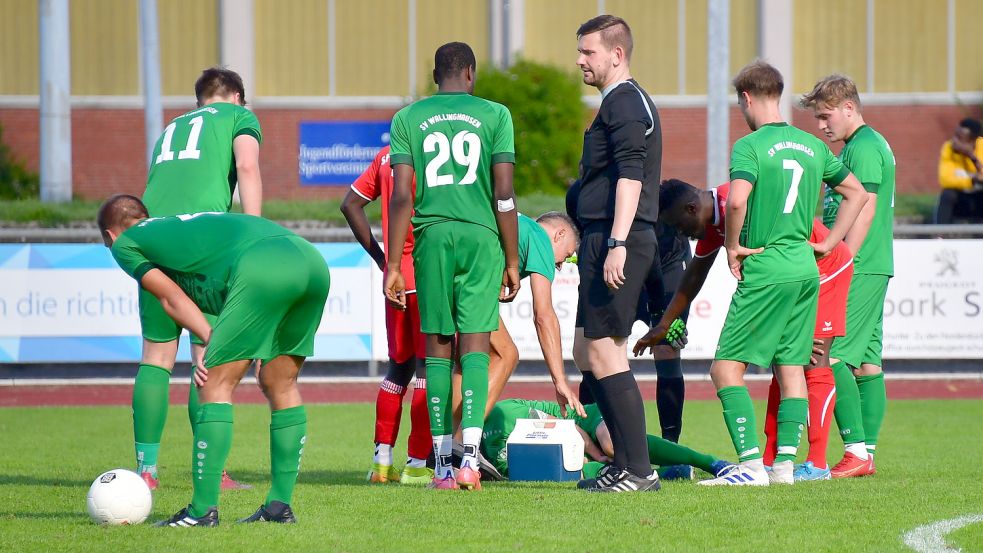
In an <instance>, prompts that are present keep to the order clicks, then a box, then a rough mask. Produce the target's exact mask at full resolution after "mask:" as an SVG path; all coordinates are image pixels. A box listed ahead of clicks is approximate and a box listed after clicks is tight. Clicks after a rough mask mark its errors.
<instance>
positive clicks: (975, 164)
mask: <svg viewBox="0 0 983 553" xmlns="http://www.w3.org/2000/svg"><path fill="white" fill-rule="evenodd" d="M980 134H981V126H980V122H979V121H977V120H976V119H968V118H967V119H963V120H962V121H960V122H959V126H958V127H957V128H956V132H955V133H954V134H953V135H952V139H950V140H948V141H946V143H945V144H943V145H942V154H941V156H940V157H939V184H940V185H941V186H942V193H941V194H940V195H939V206H938V209H937V210H936V212H935V223H936V224H943V225H946V224H951V223H952V219H953V212H960V211H961V212H966V211H972V205H971V204H973V203H974V201H978V200H976V196H977V194H970V192H973V191H974V190H977V191H978V190H979V189H980V187H981V186H983V163H981V160H983V138H980Z"/></svg>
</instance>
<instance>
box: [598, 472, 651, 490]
mask: <svg viewBox="0 0 983 553" xmlns="http://www.w3.org/2000/svg"><path fill="white" fill-rule="evenodd" d="M598 480H600V479H598ZM661 487H662V485H661V484H659V473H657V472H655V471H652V474H650V475H648V476H647V477H642V476H635V475H634V474H632V473H631V471H629V470H623V471H621V472H620V473H618V474H617V475H615V477H614V478H613V479H611V480H610V481H607V482H605V483H604V484H603V485H601V484H599V485H598V486H597V487H596V488H588V490H587V491H589V492H597V493H619V492H657V491H659V488H661Z"/></svg>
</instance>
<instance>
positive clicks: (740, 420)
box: [717, 386, 762, 461]
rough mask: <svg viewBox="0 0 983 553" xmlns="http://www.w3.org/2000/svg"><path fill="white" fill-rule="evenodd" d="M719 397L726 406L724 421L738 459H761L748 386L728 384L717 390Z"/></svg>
mask: <svg viewBox="0 0 983 553" xmlns="http://www.w3.org/2000/svg"><path fill="white" fill-rule="evenodd" d="M717 397H719V398H720V403H721V404H722V405H723V407H724V422H725V423H727V431H728V432H730V439H731V441H732V442H734V449H735V450H736V451H737V460H738V461H750V460H752V459H760V458H761V457H762V455H761V448H760V447H759V444H758V431H757V426H756V423H755V421H754V406H753V405H752V404H751V395H750V394H749V393H748V390H747V387H746V386H727V387H725V388H721V389H719V390H717Z"/></svg>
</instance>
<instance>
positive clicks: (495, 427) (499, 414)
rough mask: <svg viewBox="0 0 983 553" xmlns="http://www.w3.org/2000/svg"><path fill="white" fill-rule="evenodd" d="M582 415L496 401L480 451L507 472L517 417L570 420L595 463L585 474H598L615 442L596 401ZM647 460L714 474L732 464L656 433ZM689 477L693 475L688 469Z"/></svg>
mask: <svg viewBox="0 0 983 553" xmlns="http://www.w3.org/2000/svg"><path fill="white" fill-rule="evenodd" d="M584 411H585V413H584V415H578V414H577V413H576V412H574V411H573V410H566V411H563V410H561V409H560V405H559V404H557V403H554V402H552V401H531V400H526V399H506V400H503V401H499V402H498V403H496V404H495V406H494V408H493V409H492V410H491V413H490V414H489V415H488V419H487V420H486V421H485V430H484V433H483V434H482V438H481V451H482V453H483V454H484V455H485V457H486V458H487V459H488V460H489V461H491V463H492V464H493V465H495V468H496V469H498V471H499V472H501V473H502V474H503V475H506V476H507V475H508V470H509V464H508V450H507V448H506V444H507V442H508V439H509V435H510V434H511V433H512V430H513V429H515V423H516V421H517V420H519V419H572V420H573V421H574V422H575V424H576V425H577V431H578V432H580V435H581V437H582V438H583V439H584V453H586V455H587V456H588V457H589V458H590V459H593V460H594V461H595V462H590V463H587V464H585V465H584V477H585V478H587V479H590V478H594V477H596V476H597V472H598V470H599V469H600V468H601V466H602V464H601V463H600V462H596V461H601V462H603V461H610V459H611V458H612V457H614V445H613V441H612V440H611V433H610V431H609V430H608V427H607V424H606V423H605V422H604V419H603V418H602V417H601V411H600V409H599V408H598V407H597V405H596V404H590V405H586V406H584ZM648 451H649V462H650V463H652V464H653V465H659V466H662V467H667V466H677V465H686V466H692V467H697V468H699V469H702V470H704V471H706V472H708V473H710V474H712V475H714V476H716V475H717V474H719V473H720V472H722V471H723V470H724V469H725V468H727V467H729V466H730V465H731V463H729V462H727V461H722V460H720V459H717V458H716V457H714V456H712V455H707V454H704V453H700V452H698V451H694V450H692V449H690V448H688V447H685V446H681V445H679V444H676V443H673V442H670V441H669V440H665V439H663V438H660V437H658V436H653V435H651V434H649V435H648ZM689 476H692V472H690V474H689Z"/></svg>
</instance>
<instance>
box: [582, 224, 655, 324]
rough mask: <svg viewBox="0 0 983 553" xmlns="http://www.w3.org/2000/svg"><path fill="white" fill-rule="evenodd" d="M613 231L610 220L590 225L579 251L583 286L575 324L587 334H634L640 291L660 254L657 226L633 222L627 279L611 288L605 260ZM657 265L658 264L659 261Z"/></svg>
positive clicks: (628, 238) (626, 258)
mask: <svg viewBox="0 0 983 553" xmlns="http://www.w3.org/2000/svg"><path fill="white" fill-rule="evenodd" d="M592 227H593V228H592ZM610 234H611V228H610V224H608V225H603V224H595V225H591V226H588V227H587V228H585V229H584V234H583V236H582V237H581V240H580V249H579V251H578V252H577V268H578V270H579V271H580V288H579V290H578V301H577V323H576V324H577V327H578V328H583V329H584V336H586V337H587V338H607V337H617V338H626V337H628V335H629V334H631V327H632V325H633V324H634V322H635V311H636V309H637V307H638V297H639V294H640V293H641V291H642V288H644V286H645V281H646V278H647V277H648V275H649V272H650V271H651V270H652V268H653V262H654V261H655V260H656V259H657V258H658V255H659V242H658V239H657V238H656V236H655V229H654V228H653V227H652V226H650V225H641V224H637V225H635V226H633V227H632V230H631V232H629V233H628V237H627V240H626V242H627V256H626V257H625V283H624V284H623V285H622V286H621V287H620V288H619V289H617V290H612V289H610V288H608V286H607V284H606V283H605V282H604V260H605V259H606V257H607V253H608V246H607V240H608V237H609V236H610ZM654 265H655V266H656V267H659V265H658V263H655V264H654ZM660 278H661V275H660Z"/></svg>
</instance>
